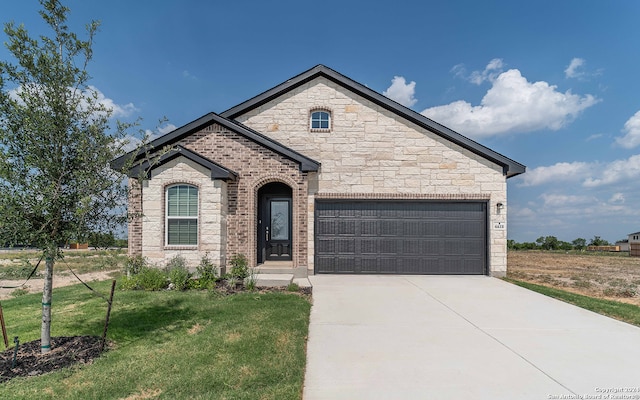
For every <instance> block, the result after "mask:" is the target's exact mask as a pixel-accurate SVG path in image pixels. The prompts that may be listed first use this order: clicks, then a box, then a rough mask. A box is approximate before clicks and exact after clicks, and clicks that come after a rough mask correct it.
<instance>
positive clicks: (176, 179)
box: [140, 157, 228, 269]
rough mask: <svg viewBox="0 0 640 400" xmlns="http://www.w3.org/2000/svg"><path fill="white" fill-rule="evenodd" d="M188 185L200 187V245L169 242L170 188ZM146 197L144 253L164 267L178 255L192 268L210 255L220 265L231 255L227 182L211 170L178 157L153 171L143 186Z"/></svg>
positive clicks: (143, 235) (150, 259)
mask: <svg viewBox="0 0 640 400" xmlns="http://www.w3.org/2000/svg"><path fill="white" fill-rule="evenodd" d="M175 184H188V185H193V186H195V187H197V188H198V244H197V245H196V246H169V245H167V244H166V236H165V235H166V226H165V207H166V191H167V188H168V187H170V186H172V185H175ZM142 197H143V198H144V209H143V215H142V217H141V218H140V221H141V224H142V249H141V250H142V251H141V254H142V256H144V257H146V258H147V259H148V260H149V261H151V262H152V263H154V264H156V265H158V266H163V265H165V264H166V263H167V262H168V261H169V260H170V259H171V258H173V257H174V256H177V255H180V256H182V257H184V259H185V260H186V261H187V264H188V265H189V267H190V268H191V269H195V266H196V265H197V264H198V263H199V262H200V259H201V258H202V256H203V255H205V254H207V253H208V255H209V257H210V258H211V260H212V261H213V262H214V263H215V264H216V265H218V266H224V265H225V262H226V256H227V212H228V211H227V210H228V198H227V183H226V182H225V181H222V180H212V179H211V178H210V173H209V171H208V170H207V169H206V168H204V167H202V166H201V165H198V164H196V163H194V162H193V161H191V160H188V159H186V158H184V157H177V158H175V159H173V160H171V161H169V162H167V163H165V164H162V165H160V166H158V167H157V168H155V169H153V170H152V171H151V179H149V180H145V181H144V183H143V186H142Z"/></svg>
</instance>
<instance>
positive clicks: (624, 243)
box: [616, 239, 629, 252]
mask: <svg viewBox="0 0 640 400" xmlns="http://www.w3.org/2000/svg"><path fill="white" fill-rule="evenodd" d="M616 246H618V247H619V248H620V251H623V252H624V251H629V240H628V239H625V240H618V241H617V242H616Z"/></svg>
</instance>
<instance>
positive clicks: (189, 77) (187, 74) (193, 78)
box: [182, 69, 198, 81]
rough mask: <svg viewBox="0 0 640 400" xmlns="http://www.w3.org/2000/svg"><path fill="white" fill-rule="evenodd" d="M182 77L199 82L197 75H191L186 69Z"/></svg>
mask: <svg viewBox="0 0 640 400" xmlns="http://www.w3.org/2000/svg"><path fill="white" fill-rule="evenodd" d="M182 77H183V78H185V79H192V80H194V81H197V80H198V77H196V76H195V75H191V72H189V71H187V70H186V69H185V70H184V71H182Z"/></svg>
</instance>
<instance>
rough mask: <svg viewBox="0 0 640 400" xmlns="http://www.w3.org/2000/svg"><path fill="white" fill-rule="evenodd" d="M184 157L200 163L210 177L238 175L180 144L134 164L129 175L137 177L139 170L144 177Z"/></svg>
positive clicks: (231, 177) (220, 177) (234, 177)
mask: <svg viewBox="0 0 640 400" xmlns="http://www.w3.org/2000/svg"><path fill="white" fill-rule="evenodd" d="M179 156H182V157H185V158H187V159H189V160H191V161H193V162H195V163H196V164H198V165H201V166H203V167H205V168H207V169H208V170H209V171H211V179H222V180H225V181H226V180H235V179H236V178H237V177H238V174H237V173H235V172H233V171H231V170H230V169H227V168H225V167H223V166H222V165H220V164H218V163H216V162H213V161H211V160H209V159H208V158H206V157H203V156H201V155H200V154H198V153H195V152H193V151H191V150H189V149H187V148H184V147H182V146H176V147H174V148H172V149H170V150H169V151H167V152H166V153H164V154H163V155H161V156H160V157H159V158H158V159H157V160H153V162H150V161H149V160H145V161H144V162H142V163H140V164H136V165H135V166H134V167H133V168H131V169H130V170H129V177H132V178H133V177H137V176H139V174H140V172H144V175H145V177H149V176H148V175H149V171H151V170H152V169H155V168H157V167H159V166H161V165H162V164H165V163H167V162H169V161H171V160H173V159H174V158H176V157H179Z"/></svg>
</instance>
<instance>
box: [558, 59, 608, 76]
mask: <svg viewBox="0 0 640 400" xmlns="http://www.w3.org/2000/svg"><path fill="white" fill-rule="evenodd" d="M586 65H587V62H586V61H585V60H584V59H583V58H578V57H574V58H573V59H571V62H570V63H569V65H568V66H567V68H565V70H564V76H565V78H574V79H579V80H586V79H588V78H591V77H593V76H598V75H602V69H598V70H595V71H589V70H586V68H585V66H586Z"/></svg>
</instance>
